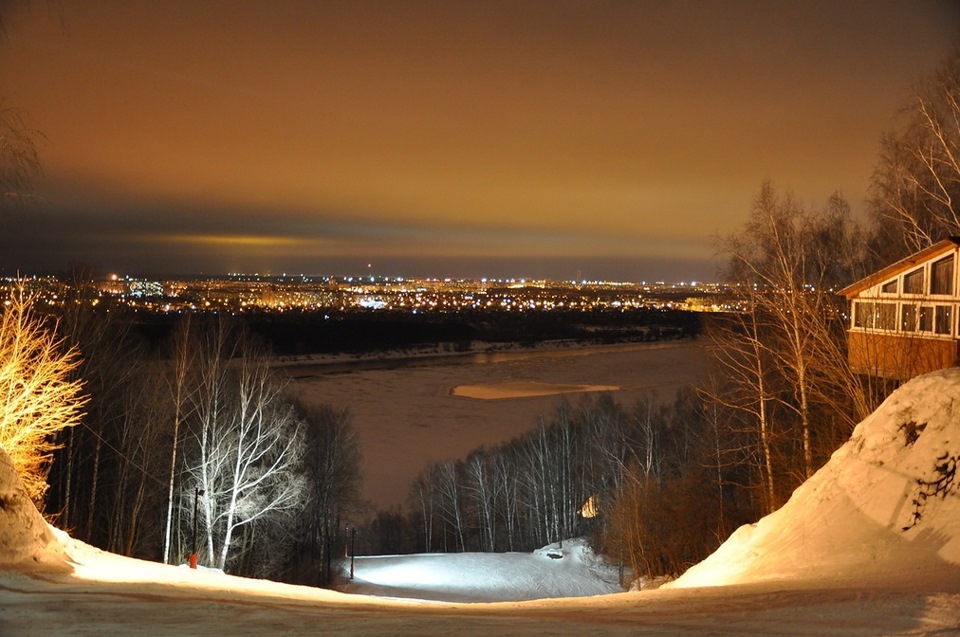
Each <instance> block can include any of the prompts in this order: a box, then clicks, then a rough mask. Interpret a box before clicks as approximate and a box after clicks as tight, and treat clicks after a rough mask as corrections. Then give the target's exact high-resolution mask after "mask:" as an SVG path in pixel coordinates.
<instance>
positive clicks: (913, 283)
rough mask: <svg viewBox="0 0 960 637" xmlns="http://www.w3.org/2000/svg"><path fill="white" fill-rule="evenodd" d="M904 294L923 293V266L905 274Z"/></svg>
mask: <svg viewBox="0 0 960 637" xmlns="http://www.w3.org/2000/svg"><path fill="white" fill-rule="evenodd" d="M903 293H904V294H923V268H917V269H916V270H914V271H913V272H908V273H907V274H904V275H903Z"/></svg>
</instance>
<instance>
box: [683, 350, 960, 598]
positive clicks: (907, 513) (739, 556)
mask: <svg viewBox="0 0 960 637" xmlns="http://www.w3.org/2000/svg"><path fill="white" fill-rule="evenodd" d="M958 457H960V369H958V368H953V369H948V370H943V371H939V372H934V373H931V374H926V375H924V376H920V377H918V378H915V379H914V380H912V381H910V382H909V383H907V384H905V385H904V386H903V387H901V388H900V389H898V390H896V391H895V392H894V393H893V394H891V395H890V396H889V397H888V398H887V400H886V401H884V403H883V404H882V405H881V406H880V407H879V408H878V409H877V411H875V412H874V413H873V414H871V415H870V416H868V417H867V418H866V419H864V420H863V422H861V423H860V424H859V425H857V427H856V428H855V429H854V431H853V435H852V436H851V438H850V440H849V441H848V442H847V443H845V444H844V445H843V446H842V447H840V449H838V450H837V451H836V452H835V453H834V454H833V456H832V457H831V458H830V461H829V462H828V463H827V464H826V465H824V466H823V467H822V468H821V469H820V470H819V471H817V472H816V473H815V474H814V475H813V476H812V477H811V478H810V479H809V480H807V481H806V482H805V483H804V484H802V485H801V486H800V487H798V488H797V490H796V491H795V492H794V493H793V495H792V497H791V498H790V500H789V501H788V502H787V503H786V504H785V505H784V506H783V507H782V508H780V509H779V510H777V511H775V512H773V513H771V514H770V515H767V516H766V517H764V518H763V519H761V520H760V521H759V522H757V523H756V524H751V525H745V526H743V527H741V528H739V529H738V530H737V531H736V532H734V533H733V535H731V536H730V538H729V539H728V540H727V541H726V542H724V544H722V545H721V546H720V548H719V549H717V551H716V552H714V553H713V554H712V555H711V556H709V557H708V558H707V559H705V560H704V561H703V562H701V563H699V564H697V565H695V566H693V567H691V568H690V569H689V570H688V571H687V572H686V573H685V574H684V575H683V576H681V577H680V578H679V579H677V580H676V581H675V582H673V583H672V584H671V585H670V586H671V587H678V588H684V587H694V586H717V585H723V584H734V583H748V582H757V581H765V580H786V579H801V580H803V579H808V580H812V579H820V580H822V579H823V578H825V577H826V578H829V577H831V576H833V577H840V576H841V574H842V575H843V576H844V577H850V576H851V575H850V574H857V575H866V574H884V573H887V574H891V575H892V574H894V573H896V574H897V576H898V577H901V578H902V577H903V576H904V574H907V575H908V576H915V577H917V578H924V579H929V578H931V577H938V578H947V579H949V580H950V581H952V582H957V581H960V568H958V567H960V537H958V535H957V529H960V484H958V479H957V475H956V467H957V460H958Z"/></svg>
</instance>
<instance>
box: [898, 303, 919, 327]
mask: <svg viewBox="0 0 960 637" xmlns="http://www.w3.org/2000/svg"><path fill="white" fill-rule="evenodd" d="M900 329H901V330H902V331H904V332H916V331H917V306H916V305H913V304H912V303H905V304H904V305H903V307H901V308H900Z"/></svg>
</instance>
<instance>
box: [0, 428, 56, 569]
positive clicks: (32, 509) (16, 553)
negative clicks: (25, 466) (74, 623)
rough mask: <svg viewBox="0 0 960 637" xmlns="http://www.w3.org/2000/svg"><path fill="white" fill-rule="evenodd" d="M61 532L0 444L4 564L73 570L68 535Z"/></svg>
mask: <svg viewBox="0 0 960 637" xmlns="http://www.w3.org/2000/svg"><path fill="white" fill-rule="evenodd" d="M58 533H59V532H57V531H55V529H53V528H52V527H51V526H50V525H48V524H47V523H46V521H45V520H44V519H43V516H41V515H40V513H39V512H38V511H37V507H36V506H34V504H33V501H31V500H30V497H29V496H28V495H27V492H26V489H24V487H23V483H22V482H21V481H20V477H19V476H17V473H16V471H15V470H14V468H13V463H12V462H11V461H10V456H8V455H7V453H6V451H4V450H3V448H2V447H0V567H3V566H5V565H8V566H21V567H34V568H36V567H39V568H43V569H53V570H64V571H68V570H70V566H69V565H68V564H67V562H66V560H65V559H64V556H63V545H62V542H63V539H64V538H65V537H66V536H65V534H61V535H62V537H58V536H57V534H58Z"/></svg>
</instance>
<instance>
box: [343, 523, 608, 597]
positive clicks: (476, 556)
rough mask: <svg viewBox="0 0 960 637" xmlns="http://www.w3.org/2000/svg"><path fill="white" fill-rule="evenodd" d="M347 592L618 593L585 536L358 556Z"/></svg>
mask: <svg viewBox="0 0 960 637" xmlns="http://www.w3.org/2000/svg"><path fill="white" fill-rule="evenodd" d="M355 566H356V568H355V579H354V580H352V581H351V582H350V583H349V585H348V586H347V588H346V590H347V591H349V592H351V593H363V594H367V595H379V596H387V597H405V598H417V599H431V600H442V601H448V602H481V601H521V600H527V599H544V598H556V597H584V596H589V595H602V594H604V593H617V592H621V591H622V590H623V589H622V588H621V587H620V585H619V584H618V579H619V576H618V573H617V569H616V568H615V567H611V566H609V565H607V564H606V563H605V562H604V561H603V560H602V559H600V558H598V557H596V556H595V555H594V554H593V551H592V550H591V549H590V547H589V546H588V545H587V543H586V542H585V541H584V540H580V539H578V540H568V541H566V542H564V543H563V546H562V547H561V546H560V545H559V544H551V545H550V546H547V547H544V548H542V549H539V550H537V551H534V552H533V553H458V554H439V553H436V554H422V555H397V556H392V555H383V556H374V557H358V558H357V560H356V565H355Z"/></svg>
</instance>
